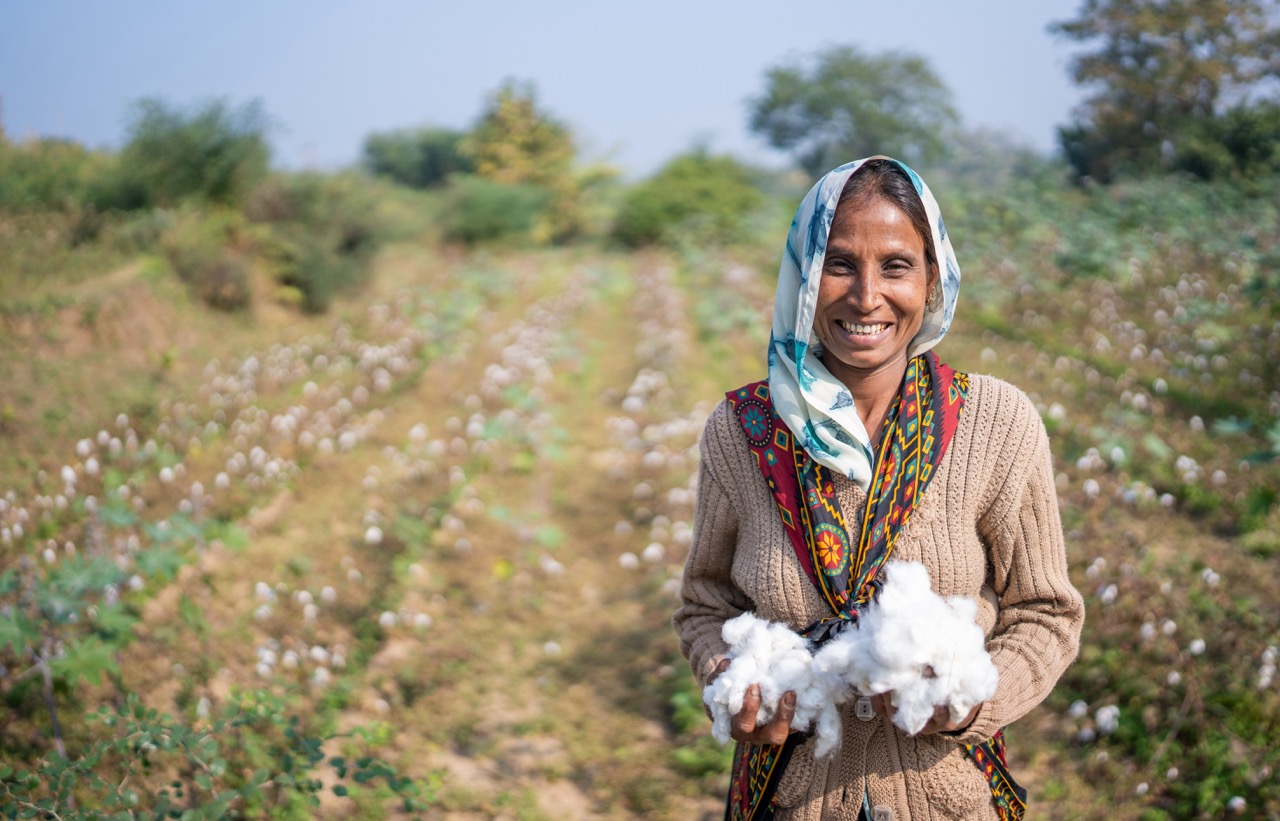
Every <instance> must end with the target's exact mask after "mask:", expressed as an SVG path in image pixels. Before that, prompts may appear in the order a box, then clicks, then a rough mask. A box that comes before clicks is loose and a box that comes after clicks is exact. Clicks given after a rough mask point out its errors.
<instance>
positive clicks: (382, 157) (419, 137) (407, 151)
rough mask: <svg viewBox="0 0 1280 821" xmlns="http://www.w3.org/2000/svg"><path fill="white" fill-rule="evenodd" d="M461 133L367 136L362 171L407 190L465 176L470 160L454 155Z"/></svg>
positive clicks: (434, 130)
mask: <svg viewBox="0 0 1280 821" xmlns="http://www.w3.org/2000/svg"><path fill="white" fill-rule="evenodd" d="M462 137H463V135H462V133H461V132H458V131H452V130H450V129H447V128H419V129H412V130H402V131H389V132H386V133H382V134H370V135H369V136H368V137H366V138H365V141H364V167H365V168H366V169H368V171H369V173H371V174H373V175H374V176H378V177H386V178H387V179H389V180H391V181H392V182H396V183H399V184H400V185H406V186H408V187H410V188H434V187H438V186H441V185H444V183H445V180H447V179H448V177H449V175H451V174H465V173H469V172H470V171H471V170H472V168H473V165H472V163H471V159H470V158H469V157H467V156H465V155H463V154H461V153H459V151H458V143H459V142H460V141H461V140H462Z"/></svg>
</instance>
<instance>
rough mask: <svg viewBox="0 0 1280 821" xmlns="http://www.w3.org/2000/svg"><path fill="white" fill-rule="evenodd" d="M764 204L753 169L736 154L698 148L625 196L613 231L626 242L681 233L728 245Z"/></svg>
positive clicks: (666, 240) (665, 239) (669, 240)
mask: <svg viewBox="0 0 1280 821" xmlns="http://www.w3.org/2000/svg"><path fill="white" fill-rule="evenodd" d="M763 204H764V195H763V194H761V192H760V191H759V189H758V188H756V187H755V185H753V184H752V181H751V174H750V172H749V171H748V170H747V169H746V168H745V167H744V166H743V165H742V164H741V163H739V162H738V161H737V160H735V159H733V158H732V157H725V156H719V157H717V156H712V155H710V154H708V153H707V152H705V151H694V152H692V153H689V154H684V155H682V156H679V157H676V158H675V159H673V160H671V161H670V162H669V163H667V164H666V165H665V166H663V167H662V169H661V170H659V171H658V173H657V174H655V175H654V176H653V177H651V178H649V179H648V180H646V181H644V182H642V183H640V184H639V185H637V186H635V187H634V188H633V189H631V191H630V192H629V193H628V194H627V195H626V197H625V198H624V199H623V202H622V206H621V208H620V209H619V211H618V216H617V219H616V220H615V222H614V228H613V235H614V237H615V238H616V239H617V240H618V241H619V242H621V243H623V244H624V245H628V246H631V247H636V246H640V245H649V244H654V243H661V244H673V243H674V242H675V241H676V240H677V238H678V235H680V234H689V233H692V234H693V235H695V236H696V237H697V238H698V239H699V240H701V241H704V242H708V243H712V244H718V245H724V244H729V243H732V242H734V241H738V240H742V239H745V238H746V237H745V234H746V220H747V217H748V216H749V215H750V214H751V213H752V212H753V211H755V210H757V209H758V208H760V207H761V206H762V205H763Z"/></svg>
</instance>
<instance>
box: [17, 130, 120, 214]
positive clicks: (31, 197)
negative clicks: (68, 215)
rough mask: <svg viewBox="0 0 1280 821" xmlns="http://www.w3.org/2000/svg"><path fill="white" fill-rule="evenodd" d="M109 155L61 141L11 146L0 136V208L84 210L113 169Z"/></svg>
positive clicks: (41, 140) (51, 140) (33, 142)
mask: <svg viewBox="0 0 1280 821" xmlns="http://www.w3.org/2000/svg"><path fill="white" fill-rule="evenodd" d="M112 164H113V160H112V158H111V157H110V156H108V155H106V154H103V153H100V152H95V151H89V150H88V149H86V148H85V147H84V146H82V145H79V144H77V143H74V142H71V141H70V140H62V139H51V138H45V139H38V140H30V141H27V142H23V143H16V144H15V143H9V142H6V141H5V140H4V139H3V137H2V136H0V208H4V209H8V210H14V211H19V210H21V211H30V210H62V209H68V210H70V209H81V208H83V207H85V206H86V205H88V204H89V203H91V202H92V201H93V199H94V197H95V195H96V191H97V190H98V189H100V188H101V186H102V184H103V180H104V179H105V178H106V176H107V175H108V174H109V173H110V171H111V169H112Z"/></svg>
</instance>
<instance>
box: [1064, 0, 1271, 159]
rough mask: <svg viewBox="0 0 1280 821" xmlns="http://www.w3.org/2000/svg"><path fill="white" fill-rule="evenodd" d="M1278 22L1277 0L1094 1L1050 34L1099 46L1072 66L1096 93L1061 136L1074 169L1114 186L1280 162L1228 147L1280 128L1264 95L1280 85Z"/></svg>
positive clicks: (1255, 151)
mask: <svg viewBox="0 0 1280 821" xmlns="http://www.w3.org/2000/svg"><path fill="white" fill-rule="evenodd" d="M1276 19H1277V3H1276V0H1085V2H1084V5H1083V7H1082V8H1081V10H1080V14H1079V16H1078V17H1077V18H1076V19H1075V20H1068V21H1063V22H1058V23H1054V24H1052V25H1051V26H1050V31H1052V32H1054V33H1056V34H1058V35H1060V36H1062V37H1064V38H1066V39H1069V40H1072V41H1075V42H1077V43H1081V44H1084V45H1087V46H1089V47H1091V48H1092V50H1091V51H1087V52H1085V53H1083V54H1080V55H1078V56H1076V57H1075V58H1074V59H1073V60H1072V62H1071V76H1072V78H1073V79H1074V80H1075V81H1076V82H1077V83H1080V84H1081V85H1083V86H1085V87H1086V88H1089V89H1091V90H1092V92H1093V93H1092V95H1091V96H1090V97H1088V98H1087V99H1086V100H1085V102H1084V104H1083V105H1082V106H1081V108H1080V109H1079V111H1078V112H1077V113H1076V119H1075V122H1074V123H1073V124H1072V125H1070V126H1068V127H1065V128H1063V129H1061V130H1060V133H1059V139H1060V142H1061V144H1062V147H1063V150H1064V152H1065V153H1066V155H1067V159H1068V161H1070V162H1071V164H1072V166H1073V167H1074V168H1075V169H1076V171H1077V173H1079V174H1080V175H1081V176H1085V175H1088V176H1091V177H1093V178H1095V179H1098V180H1100V181H1106V180H1109V179H1112V178H1114V177H1116V176H1118V175H1122V174H1126V173H1144V172H1150V171H1156V170H1165V169H1175V168H1180V169H1183V170H1191V171H1197V170H1199V172H1201V173H1204V172H1208V171H1210V170H1211V169H1212V168H1218V167H1220V166H1221V165H1222V164H1223V162H1224V159H1231V160H1238V161H1240V162H1243V163H1244V164H1245V165H1246V166H1247V165H1249V164H1251V163H1252V162H1255V161H1256V158H1257V156H1258V155H1259V154H1260V153H1261V154H1266V155H1268V156H1270V155H1271V154H1273V153H1274V152H1272V151H1269V150H1266V147H1265V146H1262V147H1259V146H1256V145H1252V144H1250V145H1248V146H1239V148H1240V149H1241V150H1243V152H1244V153H1243V154H1241V153H1240V152H1239V151H1233V149H1231V148H1230V146H1229V145H1228V143H1232V142H1233V141H1234V142H1235V143H1239V142H1240V140H1241V139H1245V140H1246V141H1248V135H1250V134H1252V133H1255V132H1265V131H1267V130H1268V128H1267V123H1273V122H1275V116H1276V115H1275V111H1274V107H1268V106H1269V104H1268V103H1267V101H1266V100H1265V99H1259V97H1260V96H1263V95H1264V94H1265V92H1266V91H1267V90H1268V89H1267V83H1268V81H1272V82H1274V80H1275V79H1276V78H1277V77H1280V62H1277V58H1280V30H1278V29H1277V28H1276ZM1271 88H1272V90H1273V89H1274V85H1272V87H1271ZM1259 118H1261V120H1259ZM1272 140H1274V134H1273V136H1272ZM1213 157H1216V159H1212V158H1213ZM1250 157H1253V158H1254V159H1253V160H1250V159H1249V158H1250ZM1206 158H1211V159H1212V161H1210V160H1209V159H1206ZM1227 164H1228V165H1231V163H1230V162H1228V163H1227ZM1236 164H1237V165H1238V164H1240V163H1239V162H1237V163H1236Z"/></svg>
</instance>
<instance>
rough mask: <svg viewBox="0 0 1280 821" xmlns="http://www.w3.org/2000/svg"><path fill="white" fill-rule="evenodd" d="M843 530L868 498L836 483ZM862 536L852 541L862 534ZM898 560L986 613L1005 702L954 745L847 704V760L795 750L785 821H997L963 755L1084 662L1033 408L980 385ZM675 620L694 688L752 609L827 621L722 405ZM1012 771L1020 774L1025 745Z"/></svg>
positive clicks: (780, 795)
mask: <svg viewBox="0 0 1280 821" xmlns="http://www.w3.org/2000/svg"><path fill="white" fill-rule="evenodd" d="M835 484H836V494H837V496H838V498H839V500H840V504H841V506H842V507H843V510H844V513H845V517H846V521H850V522H860V521H861V520H862V511H863V509H864V507H865V504H866V496H865V494H864V493H863V491H862V490H861V488H859V487H858V486H857V485H856V484H855V483H853V482H851V481H849V480H847V479H844V478H843V477H839V476H837V477H835ZM855 538H856V534H855ZM890 560H891V561H892V560H902V561H917V562H922V563H923V564H924V565H925V566H926V567H927V568H928V569H929V576H930V578H931V579H932V581H933V588H934V591H935V592H937V593H939V594H940V595H943V596H969V597H971V598H973V599H975V600H976V601H977V602H978V621H979V623H980V625H981V626H982V628H983V629H984V630H985V631H986V633H987V650H988V652H990V654H991V658H992V661H993V662H994V663H995V665H996V668H997V670H998V671H999V673H1000V683H999V686H998V687H997V690H996V694H995V696H994V697H993V698H991V699H990V700H989V701H987V702H986V703H985V704H984V705H983V706H982V707H981V709H980V710H979V711H978V714H977V717H976V718H975V719H974V721H973V723H972V724H971V725H970V726H969V727H968V728H967V729H966V730H965V731H964V732H962V733H960V734H958V735H940V734H930V735H922V736H917V737H911V736H908V735H906V734H904V733H903V732H901V731H900V730H898V729H897V728H896V727H895V726H894V725H893V723H892V722H891V721H890V720H889V719H887V718H881V717H876V718H873V719H871V720H870V721H861V720H859V719H858V718H857V717H856V716H855V715H854V712H853V701H852V700H850V702H849V703H848V704H846V705H845V707H844V708H843V714H842V720H843V736H842V742H841V746H840V749H839V751H838V752H836V753H835V754H833V755H832V756H831V757H829V758H825V759H815V757H814V755H813V741H812V740H810V741H807V742H806V743H804V744H802V745H801V746H800V747H798V748H797V750H796V753H795V755H794V756H793V757H792V760H791V763H790V765H789V766H788V768H787V771H786V774H785V775H784V776H783V779H782V783H781V784H780V785H779V788H778V792H777V795H776V797H775V804H776V806H777V808H778V810H777V815H776V818H777V819H778V821H819V819H823V820H824V821H825V820H826V819H833V820H834V819H848V820H849V821H856V819H857V817H858V811H859V809H860V807H861V805H862V799H863V794H864V792H865V793H866V794H867V795H868V796H869V798H870V801H871V805H872V806H873V807H877V808H888V809H891V810H892V812H893V814H892V817H893V818H894V819H895V821H903V819H970V818H973V819H992V818H994V817H995V809H994V806H993V804H992V802H991V794H990V791H989V789H988V786H987V783H986V780H985V778H984V777H983V775H982V773H981V772H980V771H979V770H978V768H977V767H976V766H975V765H974V763H973V761H972V760H971V759H970V758H969V757H968V756H967V755H966V753H965V751H964V748H963V744H965V743H976V742H980V741H984V740H986V739H988V738H990V737H991V736H992V735H993V734H994V733H995V732H996V731H997V730H999V729H1000V728H1001V727H1005V726H1008V725H1009V724H1011V723H1012V722H1014V721H1016V720H1017V719H1018V718H1020V717H1022V716H1023V715H1025V714H1026V713H1027V712H1028V711H1030V710H1031V709H1032V708H1033V707H1035V706H1036V705H1037V704H1039V703H1040V702H1041V701H1042V700H1043V699H1044V698H1045V696H1046V695H1048V693H1049V691H1050V690H1051V689H1052V688H1053V685H1054V683H1055V682H1056V681H1057V680H1058V678H1059V676H1061V675H1062V672H1063V671H1064V670H1065V669H1066V667H1067V666H1068V665H1069V664H1070V663H1071V662H1072V661H1073V660H1074V659H1075V656H1076V653H1077V650H1078V648H1079V640H1080V630H1081V627H1082V626H1083V624H1084V603H1083V601H1082V600H1081V597H1080V594H1079V593H1078V592H1077V591H1076V590H1075V588H1074V587H1072V585H1071V582H1070V579H1069V578H1068V575H1067V562H1066V551H1065V547H1064V544H1063V536H1062V524H1061V521H1060V519H1059V516H1058V502H1057V495H1056V493H1055V490H1054V481H1053V465H1052V460H1051V456H1050V451H1049V441H1048V437H1047V436H1046V434H1045V430H1044V425H1043V424H1042V423H1041V421H1040V417H1039V415H1038V414H1037V413H1036V410H1035V408H1034V406H1033V405H1032V404H1031V402H1030V400H1028V399H1027V397H1026V396H1025V395H1024V394H1023V393H1022V392H1021V391H1019V390H1018V389H1017V388H1015V387H1013V386H1012V385H1009V384H1008V383H1005V382H1002V381H1000V380H998V379H995V378H994V377H989V376H973V377H972V382H971V385H970V390H969V395H968V398H967V400H966V403H965V408H964V412H963V414H962V415H961V418H960V424H959V427H958V428H957V429H956V432H955V435H954V437H953V439H952V441H951V444H950V447H949V448H948V450H947V453H946V455H945V456H944V457H943V460H942V463H941V465H940V466H939V470H938V472H937V473H936V474H935V476H934V478H933V480H932V482H931V483H930V485H929V487H928V490H927V491H926V492H925V494H924V497H923V499H922V500H921V501H920V502H919V503H918V504H917V506H916V509H915V512H914V513H913V514H912V517H911V520H910V521H909V522H908V523H907V526H906V527H905V528H904V529H903V531H902V532H901V535H900V537H899V539H898V542H897V545H896V547H895V548H894V551H893V555H892V556H891V559H890ZM682 596H683V605H682V606H681V607H680V609H679V610H678V611H676V614H675V618H674V624H675V628H676V632H677V634H678V635H679V638H680V648H681V651H682V652H683V653H684V655H685V656H686V657H687V658H688V659H689V662H690V664H691V666H692V667H693V671H694V674H695V675H696V676H697V678H698V680H699V681H700V682H702V683H705V681H706V678H707V676H708V675H709V674H710V673H711V671H712V670H714V669H715V666H716V664H717V663H718V662H719V661H720V659H721V658H723V656H724V653H725V650H726V646H725V643H724V641H723V639H722V638H721V635H720V628H721V625H722V624H723V623H724V622H725V621H726V620H727V619H731V618H733V617H735V616H737V615H739V614H741V613H743V612H745V611H752V612H754V613H755V614H756V615H757V616H759V617H761V618H765V619H768V620H770V621H776V622H783V623H786V624H787V625H789V626H791V627H792V629H795V630H800V629H803V628H804V627H806V626H808V625H810V624H812V623H813V622H814V621H816V620H817V619H819V618H821V617H823V616H827V615H830V613H829V611H828V610H827V608H826V605H825V604H824V603H823V601H822V599H821V598H820V597H819V594H818V592H817V590H816V589H815V588H814V586H813V584H812V583H811V582H810V581H809V579H808V578H807V577H806V576H805V573H804V570H803V569H802V568H801V566H800V563H799V561H798V560H797V559H796V556H795V552H794V550H793V549H792V547H791V543H790V541H789V540H788V539H787V536H786V533H785V531H784V530H783V526H782V522H781V521H780V519H779V517H778V510H777V506H776V504H775V503H774V501H773V498H772V496H771V495H770V493H769V490H768V488H767V486H766V485H765V482H764V479H763V477H762V476H761V475H760V470H759V468H758V467H757V466H756V460H755V456H754V455H752V453H751V451H750V450H749V449H748V448H747V441H746V437H745V435H744V434H743V432H742V430H741V428H740V427H739V425H738V422H737V420H736V419H735V418H734V415H733V413H732V411H731V410H730V409H729V406H728V403H727V402H722V403H721V404H720V405H719V406H718V407H717V408H716V409H715V411H713V412H712V414H711V417H710V419H708V421H707V425H706V428H705V430H704V431H703V435H702V441H701V466H700V472H699V484H698V502H697V509H696V512H695V518H694V531H693V545H692V546H691V548H690V552H689V557H688V562H687V564H686V567H685V574H684V581H683V589H682ZM1010 753H1011V761H1010V764H1011V767H1012V769H1013V770H1014V776H1015V777H1016V776H1017V762H1016V758H1017V749H1016V740H1013V741H1012V742H1011V749H1010Z"/></svg>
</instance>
